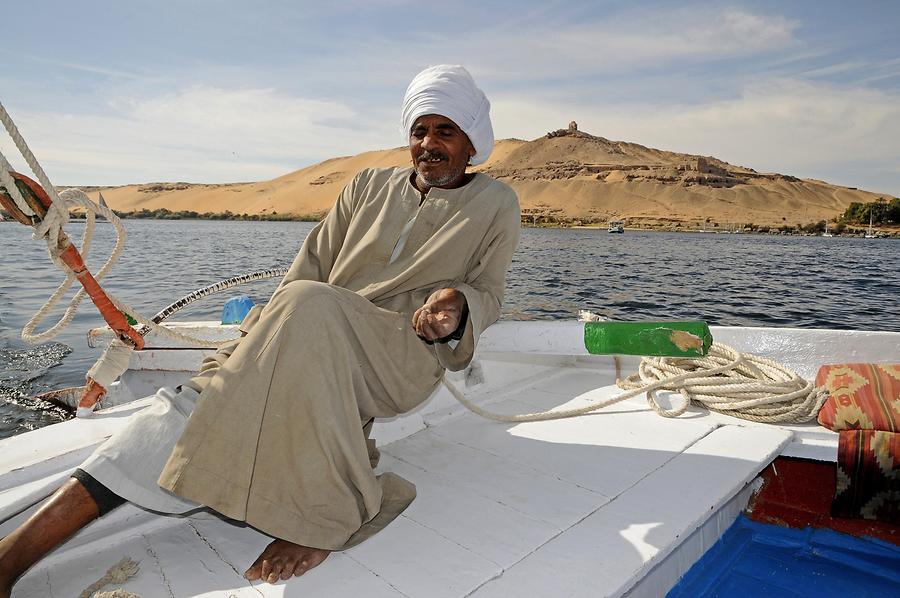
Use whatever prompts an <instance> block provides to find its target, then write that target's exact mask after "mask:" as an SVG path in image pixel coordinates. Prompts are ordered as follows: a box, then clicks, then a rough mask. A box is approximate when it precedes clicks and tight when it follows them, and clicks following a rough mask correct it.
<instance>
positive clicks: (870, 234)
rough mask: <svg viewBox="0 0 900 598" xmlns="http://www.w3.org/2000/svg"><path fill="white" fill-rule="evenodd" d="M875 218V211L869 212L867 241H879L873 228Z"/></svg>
mask: <svg viewBox="0 0 900 598" xmlns="http://www.w3.org/2000/svg"><path fill="white" fill-rule="evenodd" d="M874 216H875V214H874V212H873V210H869V230H868V231H866V238H867V239H877V238H878V235H876V234H875V229H874V228H872V219H873V218H874Z"/></svg>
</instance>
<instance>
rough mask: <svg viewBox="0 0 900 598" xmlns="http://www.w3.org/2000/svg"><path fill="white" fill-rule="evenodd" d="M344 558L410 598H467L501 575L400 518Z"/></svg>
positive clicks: (481, 560)
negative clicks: (358, 564)
mask: <svg viewBox="0 0 900 598" xmlns="http://www.w3.org/2000/svg"><path fill="white" fill-rule="evenodd" d="M345 554H346V555H348V556H349V557H350V558H352V559H353V560H355V561H357V562H358V563H360V564H362V565H363V566H364V567H366V568H367V569H369V570H370V571H372V572H374V573H375V574H377V575H378V576H379V577H380V578H382V579H384V580H385V581H386V582H387V583H389V584H391V586H393V587H394V588H396V589H397V590H399V591H400V592H402V593H403V594H405V595H406V596H409V597H411V598H418V597H419V596H428V598H458V597H460V596H465V595H467V594H468V593H470V592H471V591H472V590H474V589H475V588H477V587H478V586H480V585H482V584H483V583H484V582H486V581H487V580H489V579H491V578H492V577H495V576H497V575H499V574H500V573H501V571H502V569H501V568H500V566H499V565H497V564H496V563H493V562H491V561H488V560H487V559H485V558H484V557H482V556H479V555H477V554H475V553H474V552H472V551H470V550H468V549H466V548H464V547H462V546H460V545H459V544H456V543H454V542H452V541H450V540H448V539H446V538H444V537H442V536H440V535H438V534H437V533H436V532H434V531H432V530H430V529H428V528H426V527H424V526H422V525H420V524H418V523H416V522H415V521H412V520H411V519H409V518H407V517H404V516H400V517H398V518H397V519H396V520H395V521H394V522H393V523H391V524H390V525H389V526H388V527H387V528H386V529H384V530H383V531H382V532H380V533H379V534H378V535H376V536H375V537H373V538H372V539H370V540H367V541H366V542H364V543H363V544H360V545H359V546H357V547H355V548H352V549H350V550H348V551H347V552H346V553H345Z"/></svg>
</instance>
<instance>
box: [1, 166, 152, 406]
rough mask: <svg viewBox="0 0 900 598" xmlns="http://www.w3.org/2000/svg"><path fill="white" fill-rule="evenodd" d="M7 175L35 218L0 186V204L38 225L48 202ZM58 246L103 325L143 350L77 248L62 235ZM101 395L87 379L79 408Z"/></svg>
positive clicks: (31, 185)
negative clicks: (101, 317) (95, 308)
mask: <svg viewBox="0 0 900 598" xmlns="http://www.w3.org/2000/svg"><path fill="white" fill-rule="evenodd" d="M10 175H11V176H12V177H13V180H14V181H15V183H16V187H17V188H18V190H19V193H21V195H22V198H23V199H24V200H25V202H26V203H27V204H28V207H29V208H31V210H32V211H33V212H34V213H35V215H34V216H29V215H27V214H25V213H24V212H23V211H22V210H21V209H19V207H18V206H17V205H16V202H15V201H14V200H13V199H12V197H10V195H9V192H8V191H7V190H6V189H5V188H2V187H0V205H2V206H3V207H4V209H6V211H8V212H9V213H10V214H11V215H12V216H13V217H14V218H15V219H16V220H17V221H19V222H21V223H22V224H27V225H31V226H34V225H36V224H39V223H40V222H41V221H42V220H43V219H44V217H45V216H46V214H47V210H48V209H49V208H50V206H51V204H52V200H51V199H50V197H49V196H48V195H47V193H46V192H45V191H44V189H43V188H41V186H40V185H39V184H38V183H36V182H35V181H33V180H31V179H30V178H28V177H27V176H25V175H22V174H19V173H17V172H10ZM58 247H59V250H60V251H59V258H60V259H61V260H62V261H63V263H65V264H66V266H68V267H69V268H70V269H71V270H72V273H73V274H74V275H75V278H77V279H78V282H80V283H81V286H83V287H84V290H85V292H87V294H88V296H89V297H90V298H91V301H93V302H94V305H96V306H97V309H98V311H99V312H100V315H101V316H103V319H104V320H106V323H107V325H109V327H110V328H111V329H112V330H113V331H114V332H115V333H116V335H117V336H118V337H119V338H120V339H121V340H122V341H123V342H125V343H128V344H130V345H132V346H133V347H134V348H135V349H136V350H140V349H142V348H143V347H144V338H143V337H142V336H141V335H140V334H139V333H138V331H137V330H135V329H134V328H133V327H132V326H131V325H130V324H129V323H128V319H127V317H126V315H125V314H123V313H122V311H121V310H119V308H117V307H116V306H115V305H114V304H113V302H112V301H111V300H110V298H109V296H108V295H107V294H106V292H104V290H103V289H102V288H101V287H100V284H99V283H98V282H97V280H96V279H95V278H94V276H93V275H92V274H91V273H90V271H88V269H87V267H86V266H85V264H84V260H83V259H82V257H81V254H80V253H78V249H77V248H76V247H75V246H74V245H72V242H71V241H70V240H69V238H68V236H66V234H65V233H63V232H60V234H59V243H58ZM105 393H106V389H104V388H103V387H102V386H101V385H99V384H97V383H96V382H94V381H93V380H90V379H89V380H88V384H87V387H86V388H85V393H84V395H82V397H81V401H80V403H79V407H86V408H93V405H94V404H95V403H97V401H99V400H100V398H101V397H102V396H103V395H104V394H105Z"/></svg>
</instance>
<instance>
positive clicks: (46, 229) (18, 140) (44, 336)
mask: <svg viewBox="0 0 900 598" xmlns="http://www.w3.org/2000/svg"><path fill="white" fill-rule="evenodd" d="M0 122H2V123H3V126H4V128H5V129H6V132H7V133H9V136H10V137H11V138H12V140H13V142H14V143H15V144H16V148H17V149H18V150H19V153H21V154H22V157H23V158H24V159H25V162H26V163H27V164H28V167H29V168H30V169H31V171H32V172H33V173H34V175H35V176H36V177H37V179H38V182H39V183H40V185H41V187H43V188H44V191H45V192H46V193H47V195H48V196H49V197H50V199H51V201H52V204H51V206H50V208H49V209H48V210H47V213H46V215H45V216H44V218H43V219H42V220H41V222H39V223H38V224H36V225H35V227H34V233H33V234H32V238H34V239H36V240H41V239H45V240H46V242H47V249H48V251H49V253H50V259H51V260H53V263H54V264H56V266H57V267H58V268H59V269H60V270H62V271H63V272H64V273H65V274H66V280H64V281H63V282H62V284H60V285H59V287H58V288H57V289H56V291H54V292H53V294H52V295H51V296H50V298H49V299H48V300H47V302H46V303H45V304H44V305H43V307H41V308H40V309H39V310H38V312H37V313H36V314H35V315H34V316H33V317H32V318H31V320H29V321H28V323H27V324H26V325H25V327H24V328H23V329H22V339H23V340H25V341H27V342H30V343H38V342H42V341H46V340H49V339H51V338H53V337H54V336H56V335H57V334H59V333H60V332H61V331H62V330H63V329H64V328H65V327H66V326H68V325H69V323H71V321H72V319H73V318H74V317H75V312H76V311H77V310H78V306H79V305H80V304H81V301H82V300H83V299H84V297H85V296H86V295H87V293H86V292H85V291H84V289H80V290H79V291H78V292H77V293H76V294H75V296H74V297H73V298H72V300H71V302H70V303H69V306H68V307H67V308H66V311H65V313H64V314H63V315H62V317H61V318H60V319H59V321H58V322H57V323H56V324H55V325H53V326H52V327H51V328H50V329H48V330H45V331H44V332H40V333H34V330H35V328H37V326H38V324H40V323H41V322H42V321H43V320H44V318H45V317H46V316H47V314H48V313H49V312H50V310H52V309H53V307H54V306H55V305H56V304H57V303H58V302H59V300H60V299H61V298H62V297H63V295H65V294H66V292H67V291H68V290H69V287H71V286H72V283H73V282H74V280H75V277H74V274H73V273H72V271H71V270H70V269H69V268H68V267H67V266H66V265H65V264H64V263H63V262H62V261H61V260H60V259H59V254H60V251H61V250H62V249H63V247H61V245H60V238H61V235H62V234H63V230H62V228H63V225H64V224H66V223H67V222H68V221H69V208H70V207H73V206H81V207H83V208H84V209H85V211H86V215H87V221H86V227H85V233H84V236H83V238H82V244H81V251H80V252H79V253H81V257H82V259H83V260H84V261H85V262H87V258H88V254H89V253H90V243H91V238H92V235H93V232H94V215H95V214H101V215H102V216H104V217H105V218H106V219H107V220H108V221H109V222H111V223H112V224H113V225H114V226H115V227H116V245H115V247H114V249H113V251H112V253H111V254H110V256H109V258H108V259H107V260H106V262H105V263H104V264H103V266H102V267H101V268H100V270H99V271H98V272H97V273H96V274H95V275H94V278H95V279H96V280H98V281H99V280H101V279H102V278H103V277H104V276H105V275H106V273H107V272H108V271H109V270H110V269H111V268H112V267H113V265H114V264H115V263H116V261H117V260H118V259H119V256H121V254H122V250H123V248H124V245H125V227H124V226H122V222H121V220H119V217H118V216H116V214H115V213H114V212H113V211H112V210H110V209H109V208H107V207H106V206H100V205H98V204H96V203H95V202H93V201H91V199H90V198H89V197H88V196H87V195H86V194H85V193H84V192H83V191H81V190H80V189H67V190H66V191H64V192H63V193H62V194H58V193H57V192H56V188H55V187H54V186H53V185H52V184H51V182H50V179H49V178H48V177H47V174H46V173H45V172H44V169H43V168H41V165H40V163H39V162H38V161H37V158H35V156H34V154H33V153H32V151H31V149H30V148H29V147H28V144H27V143H25V139H24V138H23V137H22V135H21V134H20V133H19V129H18V128H17V127H16V124H15V123H14V122H13V120H12V117H11V116H10V115H9V113H8V112H7V111H6V109H5V108H4V107H3V104H0ZM10 172H12V166H11V165H10V163H9V161H8V160H7V159H6V156H4V155H3V153H2V152H0V183H2V184H3V187H4V188H5V189H6V190H7V193H8V194H9V196H10V197H11V198H12V199H13V201H14V202H15V203H16V206H17V207H18V208H19V209H20V210H22V211H23V212H24V213H25V214H26V215H28V216H34V215H35V214H34V212H33V211H32V209H31V208H30V206H29V205H28V204H27V203H26V202H25V200H24V199H23V198H22V195H21V193H19V190H18V187H17V186H16V184H15V181H14V180H13V178H12V176H11V175H10ZM107 295H108V296H109V298H110V301H112V302H113V304H114V305H115V306H116V307H118V308H119V309H120V310H122V311H124V312H125V313H127V314H128V315H130V316H131V317H132V318H133V319H134V320H136V321H138V322H140V323H141V324H143V325H144V326H145V327H147V328H148V329H149V330H153V331H154V332H156V333H157V334H159V335H162V336H165V337H168V338H171V339H173V340H176V341H179V342H182V343H186V344H190V345H196V346H209V345H210V344H212V345H220V344H222V343H224V342H228V341H212V340H209V339H202V338H197V337H193V336H190V335H186V334H181V333H178V332H174V331H172V330H169V329H167V328H164V327H162V326H159V325H157V324H156V323H155V322H152V321H151V320H149V319H147V318H145V317H143V316H141V315H140V314H138V313H137V312H136V311H135V310H133V309H131V308H130V307H128V306H127V305H125V303H124V302H122V301H120V300H118V299H116V298H115V297H114V296H112V295H110V294H109V293H107Z"/></svg>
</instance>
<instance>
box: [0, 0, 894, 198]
mask: <svg viewBox="0 0 900 598" xmlns="http://www.w3.org/2000/svg"><path fill="white" fill-rule="evenodd" d="M2 15H3V21H4V23H5V25H6V26H5V27H4V33H3V35H2V36H0V103H2V104H3V105H4V106H5V107H6V109H7V110H8V111H9V112H10V114H11V115H12V117H13V119H14V120H15V121H16V123H17V125H18V127H19V129H20V131H21V133H22V134H23V136H24V137H25V139H26V140H27V142H28V143H29V146H30V147H31V149H32V150H33V151H34V152H35V154H36V155H37V157H38V159H39V160H40V162H41V164H42V165H43V167H44V169H45V170H46V171H47V174H48V175H49V176H50V179H51V180H52V181H53V182H54V183H55V184H57V185H119V184H127V183H143V182H151V181H188V182H198V183H202V182H207V183H220V182H237V181H258V180H265V179H271V178H274V177H277V176H280V175H283V174H286V173H288V172H290V171H293V170H296V169H298V168H302V167H304V166H308V165H310V164H314V163H317V162H320V161H322V160H325V159H328V158H333V157H337V156H343V155H353V154H357V153H360V152H363V151H368V150H375V149H385V148H390V147H398V146H401V145H404V144H405V139H404V137H403V136H402V134H401V133H400V131H399V122H398V121H399V112H400V104H401V102H402V98H403V93H404V91H405V89H406V86H407V84H408V83H409V81H410V80H411V79H412V77H413V76H414V75H415V74H416V73H417V72H418V71H420V70H421V69H423V68H425V67H426V66H429V65H433V64H440V63H453V64H463V65H465V66H466V67H467V68H468V69H469V70H470V71H471V72H472V74H473V75H474V77H475V79H476V81H477V82H478V84H479V86H480V87H481V88H482V89H483V90H484V91H485V93H486V94H487V95H488V97H489V99H490V100H491V104H492V109H491V115H492V119H493V124H494V131H495V135H496V137H497V138H498V139H502V138H509V137H516V138H519V139H535V138H537V137H540V136H541V135H543V134H545V133H546V132H548V131H551V130H554V129H559V128H563V127H565V126H566V125H567V124H568V123H569V121H571V120H575V121H577V122H578V125H579V128H580V129H581V130H583V131H587V132H589V133H592V134H594V135H600V136H602V137H606V138H608V139H613V140H621V141H630V142H635V143H640V144H642V145H646V146H649V147H654V148H658V149H664V150H670V151H677V152H685V153H692V154H702V155H711V156H715V157H717V158H720V159H722V160H725V161H727V162H730V163H732V164H737V165H741V166H747V167H751V168H754V169H756V170H759V171H763V172H780V173H784V174H790V175H793V176H799V177H804V178H816V179H822V180H825V181H828V182H831V183H835V184H839V185H846V186H852V187H859V188H861V189H866V190H870V191H875V192H879V193H885V194H891V195H895V196H900V2H895V1H893V0H886V1H869V2H867V1H864V0H863V1H857V2H853V3H849V2H831V1H828V0H815V1H799V0H798V1H792V2H783V1H777V2H775V1H771V2H770V1H760V2H750V1H740V0H738V1H734V2H715V1H709V0H707V1H703V2H691V1H690V0H688V1H680V2H640V1H636V0H631V1H594V2H580V1H577V0H567V1H562V2H555V1H553V0H543V1H534V2H533V1H531V0H516V1H504V0H501V1H497V2H492V1H490V0H480V1H474V2H470V1H468V0H455V1H454V2H444V3H423V2H421V1H419V2H408V1H405V0H367V1H365V2H351V1H348V0H331V1H330V2H304V1H298V0H292V1H268V2H266V1H260V2H255V3H250V2H246V0H244V1H241V2H236V1H231V0H221V1H213V0H193V1H187V0H185V1H182V2H174V1H170V0H154V1H153V2H145V1H142V0H132V1H129V2H121V1H117V2H99V1H93V0H79V2H72V1H71V0H66V1H64V2H63V1H56V0H47V1H42V2H15V3H12V2H11V3H8V6H5V7H4V8H3V11H2ZM0 151H2V152H3V153H4V155H6V157H7V158H8V159H10V161H11V162H12V163H13V165H14V166H16V167H17V168H21V169H24V168H25V167H24V166H23V162H22V160H21V159H20V158H19V157H18V153H17V152H16V150H15V146H14V145H13V144H12V142H11V141H10V139H9V138H8V137H7V136H6V134H5V133H3V132H2V131H0ZM25 172H27V170H25Z"/></svg>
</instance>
